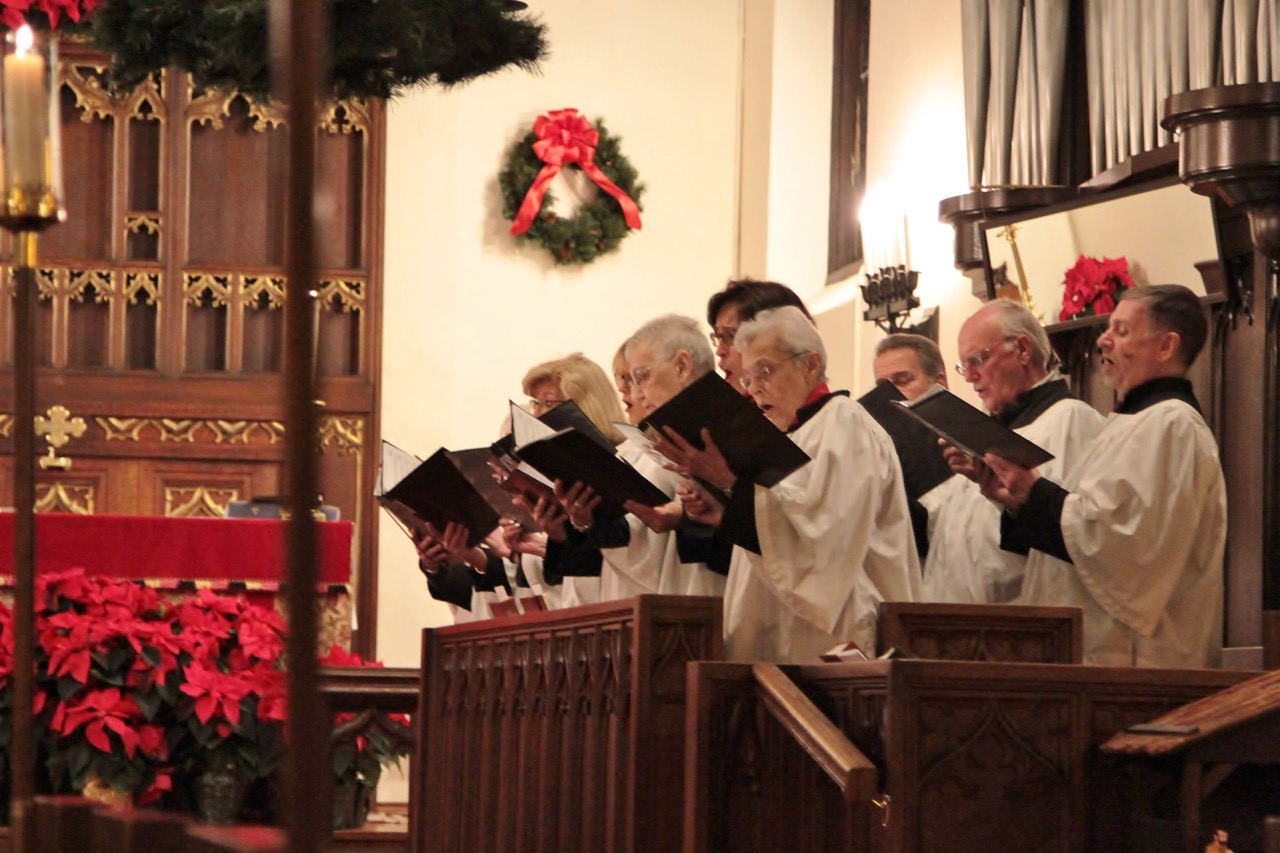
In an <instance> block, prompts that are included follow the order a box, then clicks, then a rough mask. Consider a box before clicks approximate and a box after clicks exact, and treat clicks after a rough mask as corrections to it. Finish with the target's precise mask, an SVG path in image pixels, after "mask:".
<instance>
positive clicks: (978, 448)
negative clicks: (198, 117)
mask: <svg viewBox="0 0 1280 853" xmlns="http://www.w3.org/2000/svg"><path fill="white" fill-rule="evenodd" d="M898 405H900V406H902V408H903V411H905V412H907V413H909V414H910V415H911V416H913V417H915V418H918V419H919V420H920V422H921V423H922V424H924V425H925V426H927V427H928V428H929V429H931V430H933V431H934V432H936V433H937V434H938V435H939V436H941V437H942V438H943V439H945V440H946V442H947V443H948V444H950V445H952V446H953V447H955V448H957V449H959V450H963V451H964V452H965V453H968V454H970V455H971V456H976V457H978V458H982V456H983V455H985V454H987V453H994V454H995V455H996V456H999V457H1001V458H1003V459H1008V460H1009V461H1010V462H1014V463H1017V464H1018V465H1021V466H1022V467H1023V468H1034V467H1036V466H1037V465H1043V464H1044V463H1046V462H1048V461H1049V460H1050V459H1052V458H1053V454H1052V453H1050V452H1048V451H1047V450H1045V449H1044V448H1042V447H1040V446H1039V445H1037V444H1035V443H1034V442H1031V441H1028V440H1027V439H1025V438H1023V437H1022V436H1020V435H1018V434H1017V433H1016V432H1014V431H1013V430H1011V429H1009V428H1008V427H1006V426H1004V425H1003V424H1001V423H1000V422H999V421H997V420H996V419H995V418H993V417H991V416H990V415H988V414H986V413H985V412H983V411H981V410H979V409H976V408H974V407H973V406H971V405H969V404H968V403H966V402H965V401H964V400H961V399H960V398H959V397H957V396H956V395H955V394H952V393H951V392H950V391H948V390H947V389H946V388H943V387H942V386H941V385H935V386H933V388H931V389H929V390H928V391H926V392H925V393H924V394H922V395H921V396H919V397H917V398H916V399H914V400H912V401H911V402H909V403H899V404H898Z"/></svg>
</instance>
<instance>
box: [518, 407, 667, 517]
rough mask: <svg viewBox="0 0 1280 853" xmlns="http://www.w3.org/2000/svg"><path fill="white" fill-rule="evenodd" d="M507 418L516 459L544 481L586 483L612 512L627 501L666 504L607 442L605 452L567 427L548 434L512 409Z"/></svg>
mask: <svg viewBox="0 0 1280 853" xmlns="http://www.w3.org/2000/svg"><path fill="white" fill-rule="evenodd" d="M553 411H554V410H553ZM511 414H512V429H513V434H514V435H515V437H516V447H515V454H516V456H517V457H519V459H520V460H521V461H523V462H527V463H528V464H529V465H531V466H533V468H534V469H536V470H537V471H538V473H540V474H542V475H543V476H544V477H546V478H547V479H549V480H559V481H560V482H562V483H564V484H565V486H566V487H567V486H571V485H572V484H574V483H586V484H587V485H588V486H590V487H591V488H592V489H593V490H595V493H596V494H598V495H599V496H600V497H601V498H602V499H603V501H604V503H605V505H606V506H607V507H610V508H611V511H616V510H617V509H620V508H621V506H622V505H623V504H624V503H626V502H627V501H636V502H637V503H642V504H644V505H645V506H661V505H662V504H665V503H667V502H668V501H670V500H671V498H670V497H668V495H667V493H666V492H664V491H662V489H660V488H658V487H657V486H655V485H654V484H653V483H651V482H650V481H649V480H648V478H646V477H645V476H644V475H643V474H641V473H640V472H639V471H637V470H636V469H635V468H633V467H631V465H630V464H628V463H627V461H626V460H625V459H623V458H622V457H621V456H618V454H617V451H616V450H614V449H613V445H612V444H610V445H609V449H607V450H606V449H605V448H604V447H602V446H601V445H600V443H599V442H598V441H597V440H596V439H593V438H591V437H590V436H588V435H587V434H586V433H584V432H581V431H579V430H577V429H574V428H572V427H566V428H565V429H561V430H551V428H550V427H548V426H547V425H546V424H544V423H539V422H538V421H537V420H536V419H534V417H533V416H532V415H530V414H529V413H528V412H526V411H524V410H523V409H520V408H518V407H515V406H513V407H512V412H511Z"/></svg>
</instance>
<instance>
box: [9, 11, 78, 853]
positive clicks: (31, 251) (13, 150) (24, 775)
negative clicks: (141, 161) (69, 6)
mask: <svg viewBox="0 0 1280 853" xmlns="http://www.w3.org/2000/svg"><path fill="white" fill-rule="evenodd" d="M57 76H58V47H57V39H56V37H55V36H54V35H53V34H52V33H51V32H41V33H37V32H34V31H33V30H32V29H31V28H30V27H28V26H25V25H24V26H21V27H19V28H17V29H15V30H11V31H9V32H8V33H7V34H6V35H5V40H4V57H3V61H0V202H2V203H0V228H4V229H5V230H6V231H9V232H10V233H12V234H14V235H15V237H16V241H17V246H16V251H15V256H14V263H13V287H14V297H15V298H14V323H13V505H14V512H15V516H14V526H13V572H14V602H13V604H14V606H13V635H14V655H13V660H14V666H13V683H14V701H13V739H12V747H11V750H12V751H11V755H10V761H11V764H10V770H9V778H10V782H11V788H10V806H9V825H10V827H12V833H13V834H12V842H13V849H14V850H15V851H18V853H26V851H30V850H34V849H35V847H34V843H35V841H34V833H33V829H34V827H33V824H32V820H31V804H32V799H33V795H34V793H35V775H36V774H35V742H36V738H35V732H34V719H33V716H32V712H31V702H32V693H33V689H34V672H33V656H34V650H35V649H34V646H35V631H34V599H35V562H36V539H35V496H36V484H35V472H36V451H35V436H36V434H35V401H36V339H37V334H36V279H35V266H36V235H37V234H38V233H39V232H40V231H43V230H44V229H45V228H48V227H49V226H50V225H53V224H54V223H56V222H61V221H63V220H64V219H65V218H66V213H65V211H64V210H63V206H62V201H63V196H62V163H61V149H62V146H61V143H60V128H61V124H62V120H61V111H60V105H59V99H58V88H57V85H56V81H57Z"/></svg>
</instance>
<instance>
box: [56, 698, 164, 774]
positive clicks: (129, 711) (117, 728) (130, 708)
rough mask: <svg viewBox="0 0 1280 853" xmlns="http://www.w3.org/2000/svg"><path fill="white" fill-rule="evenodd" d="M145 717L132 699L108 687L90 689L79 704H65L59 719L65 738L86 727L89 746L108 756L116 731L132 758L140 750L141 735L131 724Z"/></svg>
mask: <svg viewBox="0 0 1280 853" xmlns="http://www.w3.org/2000/svg"><path fill="white" fill-rule="evenodd" d="M141 714H142V711H141V710H140V709H139V708H138V706H137V704H136V703H135V702H134V701H133V700H132V699H130V698H128V697H126V696H123V695H121V693H120V691H119V690H118V689H117V688H115V687H108V688H106V689H105V690H90V691H89V692H87V693H85V695H84V696H83V697H81V700H80V701H79V702H78V703H76V704H75V705H70V704H66V705H64V706H63V707H61V708H59V713H58V714H57V715H55V718H56V719H58V720H59V721H60V722H61V727H60V729H59V732H60V734H61V735H62V736H63V737H66V736H68V735H71V734H73V733H75V732H76V731H77V730H78V729H79V728H80V727H81V726H84V727H85V732H84V733H85V739H86V740H87V741H89V744H90V745H91V746H94V747H96V748H97V749H99V750H101V751H102V752H106V753H110V752H111V750H112V747H111V739H110V738H109V737H108V736H107V732H108V731H112V732H115V733H116V736H117V737H119V738H120V743H121V744H122V745H123V746H124V753H125V756H126V757H128V758H130V759H132V758H133V756H134V753H135V752H136V751H137V749H138V732H137V731H136V730H135V729H134V728H133V726H131V725H130V724H129V722H130V721H131V720H136V719H138V718H139V717H141Z"/></svg>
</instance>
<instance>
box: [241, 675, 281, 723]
mask: <svg viewBox="0 0 1280 853" xmlns="http://www.w3.org/2000/svg"><path fill="white" fill-rule="evenodd" d="M249 682H250V684H251V685H252V689H253V692H254V693H256V694H258V719H259V720H262V721H264V722H269V721H275V722H284V720H285V719H286V718H287V717H288V716H289V707H288V706H289V702H288V693H287V687H288V684H287V682H286V681H285V675H284V673H283V672H282V671H280V670H279V669H276V668H275V667H274V666H258V667H257V668H255V669H254V670H253V671H252V672H250V673H249Z"/></svg>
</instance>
